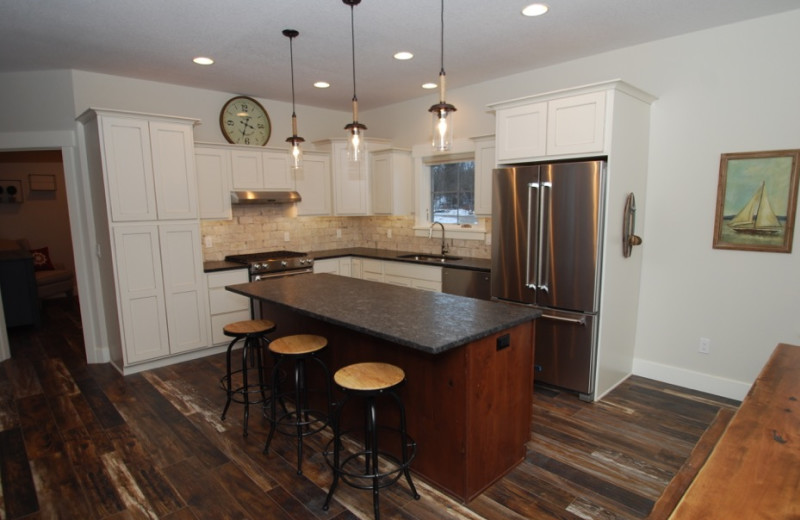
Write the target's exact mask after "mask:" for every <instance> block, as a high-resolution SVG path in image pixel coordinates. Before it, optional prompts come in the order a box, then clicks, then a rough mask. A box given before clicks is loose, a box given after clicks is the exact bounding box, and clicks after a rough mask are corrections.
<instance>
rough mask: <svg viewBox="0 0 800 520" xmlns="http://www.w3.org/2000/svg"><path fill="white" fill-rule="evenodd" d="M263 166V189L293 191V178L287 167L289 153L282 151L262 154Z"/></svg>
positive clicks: (290, 170)
mask: <svg viewBox="0 0 800 520" xmlns="http://www.w3.org/2000/svg"><path fill="white" fill-rule="evenodd" d="M261 162H262V164H263V165H264V189H267V190H293V189H294V186H295V184H294V176H293V175H292V169H291V168H290V167H289V153H288V152H284V151H268V152H262V154H261Z"/></svg>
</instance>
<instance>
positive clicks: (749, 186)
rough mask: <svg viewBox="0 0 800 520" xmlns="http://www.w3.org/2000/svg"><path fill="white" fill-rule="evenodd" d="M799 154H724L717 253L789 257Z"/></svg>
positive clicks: (720, 187)
mask: <svg viewBox="0 0 800 520" xmlns="http://www.w3.org/2000/svg"><path fill="white" fill-rule="evenodd" d="M798 168H800V150H776V151H768V152H748V153H724V154H722V156H721V158H720V164H719V186H718V188H717V216H716V221H715V223H714V248H715V249H741V250H745V251H768V252H773V253H791V252H792V235H793V234H794V217H795V210H796V208H797V177H798Z"/></svg>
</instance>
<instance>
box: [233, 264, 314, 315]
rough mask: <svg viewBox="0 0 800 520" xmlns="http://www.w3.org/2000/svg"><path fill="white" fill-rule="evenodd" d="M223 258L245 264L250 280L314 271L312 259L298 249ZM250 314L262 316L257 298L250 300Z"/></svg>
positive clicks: (257, 280)
mask: <svg viewBox="0 0 800 520" xmlns="http://www.w3.org/2000/svg"><path fill="white" fill-rule="evenodd" d="M225 260H227V261H229V262H236V263H237V264H244V265H246V266H247V270H248V272H249V273H250V281H251V282H261V281H265V280H269V279H271V278H272V279H275V278H280V277H282V276H294V275H296V274H309V273H313V272H314V259H313V258H312V257H311V256H309V254H308V253H300V252H298V251H265V252H263V253H249V254H246V255H229V256H226V257H225ZM250 315H251V316H252V318H253V319H260V318H261V317H262V316H261V304H260V303H259V302H258V301H257V300H251V301H250Z"/></svg>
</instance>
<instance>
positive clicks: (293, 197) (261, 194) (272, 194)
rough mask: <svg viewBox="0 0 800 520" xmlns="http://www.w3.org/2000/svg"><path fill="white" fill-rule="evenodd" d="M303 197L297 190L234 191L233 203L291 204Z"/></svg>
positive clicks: (232, 195)
mask: <svg viewBox="0 0 800 520" xmlns="http://www.w3.org/2000/svg"><path fill="white" fill-rule="evenodd" d="M301 200H302V198H301V197H300V194H299V193H297V192H296V191H232V192H231V204H290V203H292V202H300V201H301Z"/></svg>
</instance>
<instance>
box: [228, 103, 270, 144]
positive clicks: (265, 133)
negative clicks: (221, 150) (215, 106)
mask: <svg viewBox="0 0 800 520" xmlns="http://www.w3.org/2000/svg"><path fill="white" fill-rule="evenodd" d="M219 126H220V128H221V129H222V135H224V136H225V139H227V140H228V142H229V143H233V144H249V145H254V146H264V145H265V144H267V141H269V136H270V133H271V132H272V125H271V124H270V121H269V115H268V114H267V111H266V110H264V107H263V106H261V104H260V103H259V102H258V101H256V100H255V99H253V98H249V97H246V96H237V97H235V98H232V99H230V100H229V101H228V102H227V103H225V105H223V107H222V111H221V112H220V114H219Z"/></svg>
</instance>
